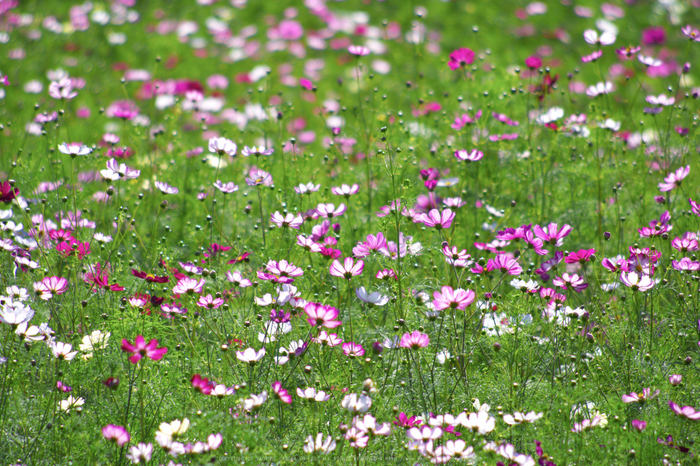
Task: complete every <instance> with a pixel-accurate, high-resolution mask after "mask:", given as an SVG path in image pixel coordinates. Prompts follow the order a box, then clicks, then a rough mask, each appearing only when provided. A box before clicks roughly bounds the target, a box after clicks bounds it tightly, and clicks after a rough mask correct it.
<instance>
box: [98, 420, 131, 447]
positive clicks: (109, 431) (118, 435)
mask: <svg viewBox="0 0 700 466" xmlns="http://www.w3.org/2000/svg"><path fill="white" fill-rule="evenodd" d="M102 436H103V437H104V438H105V439H106V440H112V441H114V442H115V443H116V444H117V445H118V446H120V447H123V446H124V445H126V444H127V443H129V441H130V440H131V435H129V432H127V431H126V428H124V427H122V426H117V425H114V424H107V425H106V426H104V427H103V428H102Z"/></svg>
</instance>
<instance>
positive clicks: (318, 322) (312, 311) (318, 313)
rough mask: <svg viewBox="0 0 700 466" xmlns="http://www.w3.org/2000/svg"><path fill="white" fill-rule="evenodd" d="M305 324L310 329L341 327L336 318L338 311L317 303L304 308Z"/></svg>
mask: <svg viewBox="0 0 700 466" xmlns="http://www.w3.org/2000/svg"><path fill="white" fill-rule="evenodd" d="M304 312H305V313H306V315H307V319H306V320H307V322H308V323H309V325H311V326H312V327H316V326H318V327H325V328H331V329H332V328H336V327H338V326H340V325H342V322H341V321H339V320H336V319H337V318H338V310H337V309H336V308H334V307H331V306H326V305H323V304H318V303H308V304H306V306H304Z"/></svg>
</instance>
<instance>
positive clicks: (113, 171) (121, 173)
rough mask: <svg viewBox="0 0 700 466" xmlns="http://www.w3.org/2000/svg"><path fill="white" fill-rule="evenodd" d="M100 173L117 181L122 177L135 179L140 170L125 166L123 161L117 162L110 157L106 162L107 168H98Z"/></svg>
mask: <svg viewBox="0 0 700 466" xmlns="http://www.w3.org/2000/svg"><path fill="white" fill-rule="evenodd" d="M100 174H101V175H102V176H103V177H104V178H107V179H108V180H112V181H117V180H120V179H122V178H124V179H127V180H135V179H136V178H138V177H139V176H140V175H141V170H135V169H133V168H130V167H127V166H126V164H124V163H121V164H120V163H117V161H116V160H115V159H110V160H109V162H107V169H106V170H100Z"/></svg>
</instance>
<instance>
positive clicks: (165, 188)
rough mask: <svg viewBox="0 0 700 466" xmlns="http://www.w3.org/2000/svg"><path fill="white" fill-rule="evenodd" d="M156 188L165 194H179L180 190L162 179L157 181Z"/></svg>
mask: <svg viewBox="0 0 700 466" xmlns="http://www.w3.org/2000/svg"><path fill="white" fill-rule="evenodd" d="M155 184H156V188H157V189H158V190H159V191H160V192H162V193H163V194H177V193H178V192H180V190H179V189H177V188H175V187H174V186H170V185H169V184H168V183H163V182H162V181H156V183H155Z"/></svg>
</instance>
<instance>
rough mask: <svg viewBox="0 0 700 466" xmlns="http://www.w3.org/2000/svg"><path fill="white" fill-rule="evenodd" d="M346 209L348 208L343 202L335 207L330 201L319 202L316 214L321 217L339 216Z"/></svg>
mask: <svg viewBox="0 0 700 466" xmlns="http://www.w3.org/2000/svg"><path fill="white" fill-rule="evenodd" d="M346 210H348V208H347V207H346V206H345V204H340V205H339V206H338V207H337V208H336V207H335V204H330V203H328V204H319V205H318V206H317V207H316V212H318V215H319V216H320V217H323V218H333V217H340V216H341V215H343V214H344V213H345V211H346Z"/></svg>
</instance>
